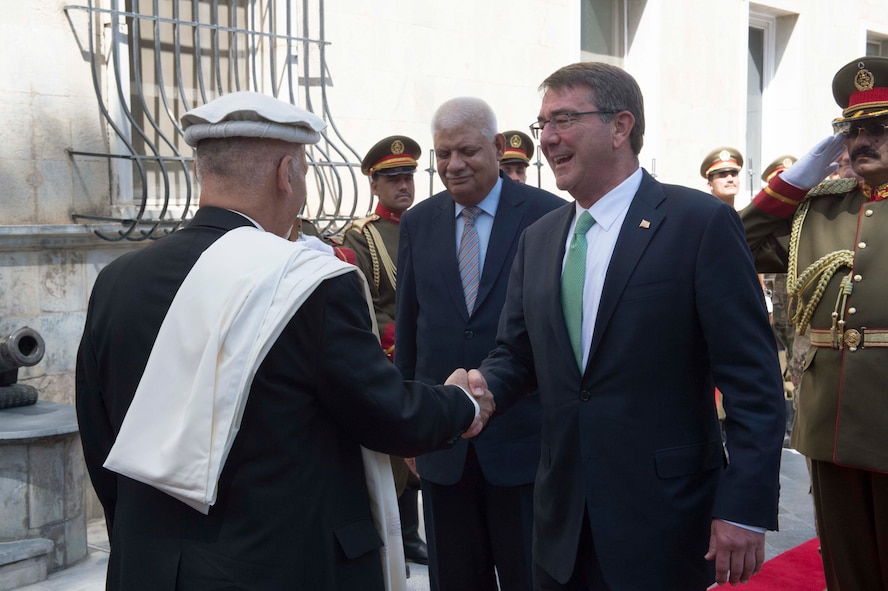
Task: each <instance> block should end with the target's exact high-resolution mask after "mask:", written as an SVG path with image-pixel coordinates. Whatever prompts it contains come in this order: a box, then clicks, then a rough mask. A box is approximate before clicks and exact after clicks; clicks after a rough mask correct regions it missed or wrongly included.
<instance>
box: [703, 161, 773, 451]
mask: <svg viewBox="0 0 888 591" xmlns="http://www.w3.org/2000/svg"><path fill="white" fill-rule="evenodd" d="M742 168H743V155H742V154H740V152H739V151H738V150H736V149H734V148H729V147H727V146H722V147H720V148H716V149H714V150H713V151H711V152H710V153H708V154H706V156H705V157H704V158H703V162H702V163H701V164H700V176H702V177H703V178H704V179H706V185H707V186H708V187H709V191H710V192H711V193H712V194H713V195H714V196H715V197H717V198H719V199H721V200H722V201H724V202H725V203H727V204H728V205H730V206H731V207H734V198H735V197H736V196H737V193H739V192H740V169H742ZM759 280H760V281H762V290H765V285H764V279H762V277H761V275H759ZM765 292H766V293H767V291H766V290H765ZM770 311H771V310H770V306H769V308H768V312H769V313H770ZM715 408H716V410H717V412H718V420H719V422H720V423H721V424H722V429H724V420H725V408H724V404H722V395H721V392H719V391H718V388H716V389H715ZM722 437H724V430H722Z"/></svg>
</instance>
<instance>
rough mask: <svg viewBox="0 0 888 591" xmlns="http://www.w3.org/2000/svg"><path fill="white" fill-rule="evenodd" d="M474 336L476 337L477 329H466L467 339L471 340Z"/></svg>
mask: <svg viewBox="0 0 888 591" xmlns="http://www.w3.org/2000/svg"><path fill="white" fill-rule="evenodd" d="M474 338H475V331H473V330H467V331H466V340H467V341H471V340H472V339H474Z"/></svg>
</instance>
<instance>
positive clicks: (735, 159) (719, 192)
mask: <svg viewBox="0 0 888 591" xmlns="http://www.w3.org/2000/svg"><path fill="white" fill-rule="evenodd" d="M742 168H743V156H742V155H741V154H740V152H739V151H738V150H736V149H735V148H729V147H728V146H722V147H720V148H716V149H714V150H713V151H711V152H710V153H709V154H707V155H706V157H705V158H703V163H702V164H700V176H702V177H703V178H704V179H706V184H707V186H708V187H709V190H710V191H711V192H712V194H713V195H715V196H716V197H718V198H719V199H721V200H722V201H724V202H725V203H727V204H728V205H730V206H731V207H734V198H735V197H736V196H737V193H739V192H740V169H742Z"/></svg>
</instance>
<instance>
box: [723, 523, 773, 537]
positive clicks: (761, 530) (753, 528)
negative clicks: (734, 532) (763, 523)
mask: <svg viewBox="0 0 888 591" xmlns="http://www.w3.org/2000/svg"><path fill="white" fill-rule="evenodd" d="M721 521H724V522H725V523H730V524H731V525H736V526H737V527H740V528H743V529H748V530H749V531H754V532H755V533H757V534H763V533H765V531H767V530H766V529H765V528H763V527H759V526H757V525H743V524H742V523H737V522H736V521H728V520H727V519H722V520H721Z"/></svg>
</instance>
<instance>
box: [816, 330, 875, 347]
mask: <svg viewBox="0 0 888 591" xmlns="http://www.w3.org/2000/svg"><path fill="white" fill-rule="evenodd" d="M808 332H809V333H810V334H811V345H812V346H814V347H824V348H827V349H844V348H847V349H848V350H849V351H856V350H857V349H865V348H868V347H888V328H866V327H860V328H846V329H845V330H844V331H842V332H838V331H833V330H830V329H828V328H812V329H810V330H809V331H808Z"/></svg>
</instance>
